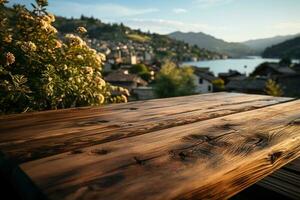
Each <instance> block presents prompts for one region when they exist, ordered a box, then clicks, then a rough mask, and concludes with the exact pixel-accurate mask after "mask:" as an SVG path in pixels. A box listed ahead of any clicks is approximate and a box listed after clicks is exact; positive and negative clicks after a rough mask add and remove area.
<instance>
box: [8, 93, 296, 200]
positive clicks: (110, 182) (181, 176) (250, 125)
mask: <svg viewBox="0 0 300 200" xmlns="http://www.w3.org/2000/svg"><path fill="white" fill-rule="evenodd" d="M249 97H250V96H249ZM183 99H184V98H183ZM239 101H240V100H239ZM252 103H253V102H252ZM195 104H196V102H195ZM265 105H268V104H265ZM214 107H215V105H214ZM174 109H175V110H176V108H174ZM239 109H241V107H239ZM205 110H206V111H207V110H208V108H205ZM225 110H226V109H225ZM229 110H231V109H229ZM241 110H242V109H241ZM241 110H240V111H241ZM242 111H243V110H242ZM233 113H235V112H233ZM201 115H203V113H202V114H201ZM224 115H225V116H222V117H220V116H218V118H215V119H207V118H205V119H206V120H204V121H201V120H200V121H193V122H192V123H186V124H185V123H184V125H180V126H174V127H171V128H163V129H158V130H155V131H151V130H149V132H147V134H140V135H135V136H134V137H124V138H123V139H118V140H110V141H106V142H105V143H101V144H97V145H93V146H88V147H84V148H78V149H76V151H74V150H73V151H69V152H65V153H61V154H57V155H54V156H49V157H45V158H42V159H39V160H34V161H31V162H26V163H24V164H22V165H21V168H22V169H23V170H24V171H25V172H26V173H27V174H28V175H29V176H30V177H31V178H32V180H33V181H34V182H35V183H36V184H37V185H38V186H39V187H40V188H41V189H42V191H43V192H44V193H45V194H46V195H47V196H48V197H49V198H50V199H226V198H229V197H231V196H232V195H234V194H236V193H237V192H239V191H241V190H242V189H244V188H246V187H248V186H250V185H251V184H253V183H255V182H257V181H258V180H260V179H262V178H264V177H265V176H267V175H268V174H270V173H272V172H274V171H275V170H276V169H278V168H280V167H282V166H283V165H285V164H286V163H288V162H290V161H292V160H294V159H296V158H297V157H298V156H299V155H300V101H292V102H288V103H282V104H278V105H273V106H270V107H265V108H260V109H256V110H253V111H246V112H242V113H236V114H230V115H228V114H227V115H226V114H224ZM185 117H188V115H186V116H185ZM183 118H184V117H183ZM175 119H176V120H177V118H175ZM11 126H12V125H11Z"/></svg>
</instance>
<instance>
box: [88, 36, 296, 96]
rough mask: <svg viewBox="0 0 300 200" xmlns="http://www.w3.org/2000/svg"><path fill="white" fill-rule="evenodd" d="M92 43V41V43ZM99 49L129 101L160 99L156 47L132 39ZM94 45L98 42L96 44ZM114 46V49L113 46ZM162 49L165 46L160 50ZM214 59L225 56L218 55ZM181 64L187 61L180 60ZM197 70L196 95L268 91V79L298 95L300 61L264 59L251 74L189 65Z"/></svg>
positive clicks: (106, 68) (111, 76)
mask: <svg viewBox="0 0 300 200" xmlns="http://www.w3.org/2000/svg"><path fill="white" fill-rule="evenodd" d="M92 44H93V43H92ZM96 44H98V45H97V46H98V50H99V51H100V52H102V53H104V54H105V55H106V57H107V58H106V62H105V64H104V69H103V71H104V75H105V77H104V79H105V80H106V81H107V82H109V83H111V84H113V85H117V86H121V87H124V88H126V89H128V91H129V92H130V97H129V100H146V99H154V98H157V97H156V96H155V93H154V91H153V87H152V86H153V83H155V77H156V74H157V73H159V71H160V69H161V67H162V63H161V62H158V61H157V59H156V57H155V54H154V53H153V49H152V48H151V47H148V48H145V46H144V45H142V44H139V43H134V42H132V45H123V44H118V45H115V44H111V43H107V42H102V43H101V45H99V43H96ZM94 45H95V43H94ZM110 47H112V48H110ZM161 51H163V49H162V50H161ZM212 59H226V57H225V56H223V57H215V58H212ZM189 60H193V61H194V60H195V61H197V58H190V59H189ZM176 64H177V66H178V67H182V66H184V64H182V63H180V62H177V63H176ZM137 66H138V67H141V68H146V69H147V71H148V72H149V73H148V76H143V75H142V76H141V75H140V74H138V73H137V72H134V73H132V71H134V70H132V68H135V67H137ZM190 67H192V68H193V71H194V85H195V87H196V88H195V94H205V93H213V92H220V91H228V92H241V93H249V94H265V88H266V84H267V82H268V80H272V81H274V82H276V83H277V84H278V85H279V86H280V88H281V90H282V92H283V94H284V95H285V96H289V97H299V96H300V90H299V89H297V86H298V85H299V84H300V64H299V63H292V62H291V61H289V60H286V59H283V60H282V61H280V62H278V63H276V62H265V63H262V64H260V65H259V66H257V67H256V69H255V70H254V71H253V72H252V73H251V74H249V75H248V76H247V75H246V74H244V73H241V72H239V71H237V70H231V69H229V71H227V72H222V73H218V74H214V73H213V72H212V71H210V68H209V66H205V67H197V66H190Z"/></svg>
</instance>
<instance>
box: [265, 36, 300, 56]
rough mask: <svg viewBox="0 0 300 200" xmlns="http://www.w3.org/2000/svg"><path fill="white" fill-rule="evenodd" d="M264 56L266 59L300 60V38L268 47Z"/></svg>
mask: <svg viewBox="0 0 300 200" xmlns="http://www.w3.org/2000/svg"><path fill="white" fill-rule="evenodd" d="M262 56H263V57H265V58H292V59H300V37H296V38H294V39H291V40H287V41H285V42H282V43H280V44H277V45H274V46H271V47H268V48H267V49H266V50H265V51H264V52H263V54H262Z"/></svg>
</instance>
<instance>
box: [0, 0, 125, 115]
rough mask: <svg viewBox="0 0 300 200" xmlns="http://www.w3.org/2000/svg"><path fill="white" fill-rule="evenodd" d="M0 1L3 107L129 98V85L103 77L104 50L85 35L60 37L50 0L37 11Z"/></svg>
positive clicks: (81, 30) (45, 106) (2, 110)
mask: <svg viewBox="0 0 300 200" xmlns="http://www.w3.org/2000/svg"><path fill="white" fill-rule="evenodd" d="M4 3H6V2H5V1H0V20H1V22H0V113H13V112H24V111H32V110H46V109H58V108H68V107H75V106H87V105H101V104H104V103H110V102H125V101H126V100H127V98H126V96H124V95H119V96H113V95H112V93H116V91H117V92H119V93H122V94H125V93H126V94H128V91H127V90H125V89H123V88H120V87H114V86H111V85H110V84H108V83H106V82H105V81H104V80H103V79H102V75H101V71H102V63H103V61H104V59H105V56H104V55H102V54H100V53H97V52H96V51H95V50H94V49H91V48H90V47H89V46H88V45H87V44H86V42H85V41H84V40H83V39H82V38H81V37H80V36H81V35H82V34H84V33H85V32H86V30H85V28H83V27H81V28H78V30H77V31H78V34H77V35H74V34H67V35H65V37H62V38H59V37H58V34H57V30H56V29H55V28H54V27H53V26H52V23H53V22H54V21H55V17H54V16H53V15H52V14H49V13H48V12H47V11H46V7H45V6H46V5H47V0H36V5H33V11H30V10H28V9H27V8H26V7H25V6H21V5H15V6H14V7H13V8H12V9H10V8H7V7H5V5H4Z"/></svg>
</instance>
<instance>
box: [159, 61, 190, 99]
mask: <svg viewBox="0 0 300 200" xmlns="http://www.w3.org/2000/svg"><path fill="white" fill-rule="evenodd" d="M193 73H194V72H193V69H192V68H191V67H182V68H178V67H176V65H175V64H174V63H172V62H167V63H165V64H164V65H163V66H162V69H161V70H160V72H159V73H158V74H157V76H156V80H155V85H154V92H155V94H156V95H157V96H158V97H161V98H164V97H175V96H185V95H191V94H194V93H195V87H196V86H195V84H194V76H193Z"/></svg>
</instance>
